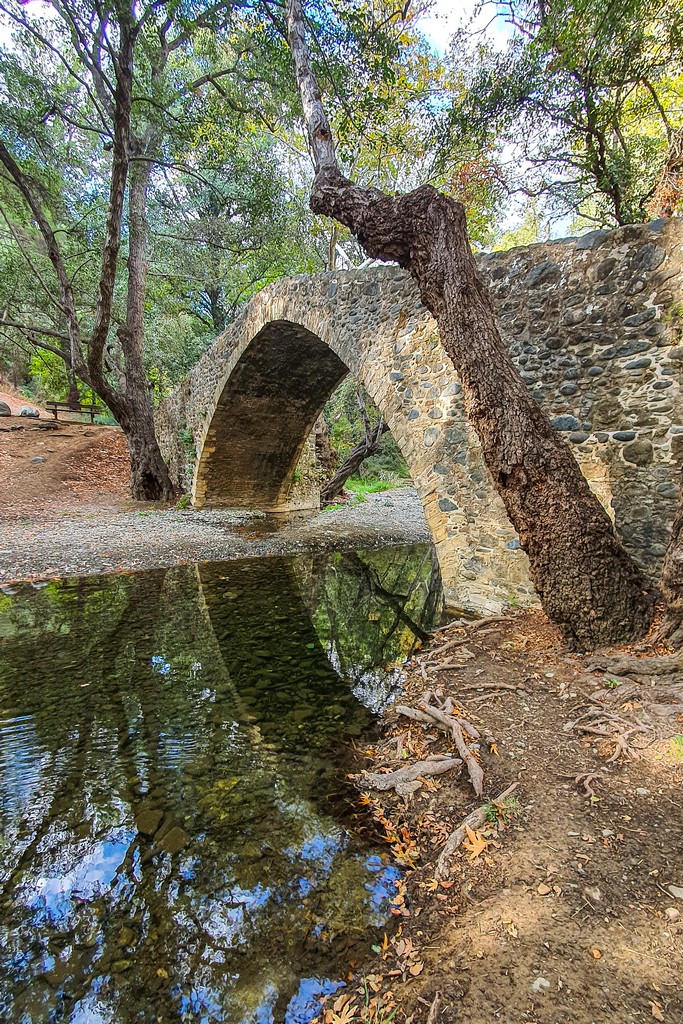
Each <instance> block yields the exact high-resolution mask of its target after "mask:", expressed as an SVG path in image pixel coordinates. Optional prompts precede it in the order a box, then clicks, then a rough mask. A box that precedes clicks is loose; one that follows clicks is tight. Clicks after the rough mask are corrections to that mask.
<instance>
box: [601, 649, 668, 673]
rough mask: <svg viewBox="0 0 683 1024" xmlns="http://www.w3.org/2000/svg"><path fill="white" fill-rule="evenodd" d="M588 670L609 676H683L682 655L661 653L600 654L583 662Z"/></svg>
mask: <svg viewBox="0 0 683 1024" xmlns="http://www.w3.org/2000/svg"><path fill="white" fill-rule="evenodd" d="M584 664H585V667H586V668H587V669H588V671H589V672H604V673H605V674H607V675H610V676H636V677H642V676H664V675H676V674H678V673H680V674H681V676H682V677H683V655H682V654H680V653H677V654H661V655H657V656H655V657H653V658H638V657H636V656H635V655H632V654H616V655H607V654H600V655H595V656H593V657H592V658H589V659H588V661H586V662H584Z"/></svg>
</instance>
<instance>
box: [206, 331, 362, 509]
mask: <svg viewBox="0 0 683 1024" xmlns="http://www.w3.org/2000/svg"><path fill="white" fill-rule="evenodd" d="M350 372H351V370H350V367H348V366H346V364H345V363H344V362H342V360H341V359H340V358H339V356H338V355H337V354H336V353H335V352H334V351H332V349H331V348H330V347H329V346H328V345H326V344H325V343H324V342H323V341H322V339H321V338H319V337H318V336H317V335H316V334H314V333H313V332H312V331H310V330H308V329H307V328H305V327H303V326H302V325H301V324H295V323H292V322H290V321H286V320H280V321H275V322H272V323H269V324H266V326H265V327H263V328H262V329H261V330H260V331H259V332H258V334H257V335H256V336H255V337H254V338H253V339H252V340H251V341H250V342H249V344H248V346H247V348H246V349H245V351H244V352H243V354H242V355H241V357H240V359H239V361H238V362H237V364H236V366H235V368H234V370H233V372H232V373H231V374H230V376H229V378H228V380H227V381H226V383H225V386H224V387H223V390H222V392H221V394H220V396H219V398H218V400H217V402H216V406H215V411H214V413H213V416H212V419H211V422H210V425H209V428H208V431H207V435H206V439H205V442H204V445H203V448H202V453H201V456H200V458H199V460H198V462H197V469H196V473H195V481H194V487H193V504H194V505H195V507H209V508H216V507H228V508H257V509H259V510H261V511H265V512H283V511H293V510H296V509H301V508H312V507H313V508H314V507H316V506H317V505H319V501H317V500H316V493H315V488H313V489H310V488H309V489H305V488H297V487H296V486H295V485H296V484H297V483H299V482H300V481H299V480H298V479H296V477H297V466H299V464H300V460H301V455H302V451H303V449H304V446H305V444H306V441H307V440H308V438H309V437H310V434H311V431H312V430H313V426H314V424H315V421H316V420H317V418H318V416H319V415H320V414H321V412H322V410H323V407H324V405H325V403H326V402H327V400H328V399H329V397H330V396H331V395H332V393H333V392H334V390H335V388H337V386H338V385H339V384H340V383H341V381H342V380H343V379H344V378H345V377H346V376H347V374H348V373H350Z"/></svg>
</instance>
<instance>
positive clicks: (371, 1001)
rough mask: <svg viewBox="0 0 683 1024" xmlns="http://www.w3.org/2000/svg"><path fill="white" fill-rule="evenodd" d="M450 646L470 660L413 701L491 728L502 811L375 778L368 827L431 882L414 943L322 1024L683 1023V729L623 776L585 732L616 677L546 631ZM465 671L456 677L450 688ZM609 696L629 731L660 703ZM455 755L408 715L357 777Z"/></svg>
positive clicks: (418, 906)
mask: <svg viewBox="0 0 683 1024" xmlns="http://www.w3.org/2000/svg"><path fill="white" fill-rule="evenodd" d="M452 639H456V640H464V643H461V644H460V645H459V646H455V647H451V649H450V650H449V651H444V652H442V653H441V654H435V655H430V654H429V653H426V654H422V656H421V661H422V664H418V663H417V662H414V663H412V665H411V666H410V667H409V670H408V683H407V687H406V690H405V692H404V693H403V695H402V697H401V701H402V703H403V704H404V705H408V706H412V707H413V708H416V707H417V708H419V707H420V702H421V700H422V699H423V696H422V695H423V692H424V691H425V690H432V691H436V694H437V695H438V696H437V697H436V699H437V700H439V701H441V702H443V701H445V700H446V698H447V697H448V696H451V697H452V699H453V701H454V702H455V703H456V706H457V708H458V709H459V710H460V713H461V714H462V715H464V717H465V718H466V719H469V721H470V722H473V723H475V724H476V725H478V727H479V729H480V731H481V733H482V740H481V749H480V750H479V752H478V754H477V756H478V758H479V761H480V763H481V766H482V767H483V769H484V773H485V780H484V796H483V798H481V799H477V798H475V797H474V794H473V790H472V786H471V784H470V782H469V780H468V777H467V773H466V772H462V773H461V774H460V775H458V774H457V770H456V771H451V772H449V773H447V774H444V775H440V776H438V777H437V778H432V779H429V780H427V781H426V782H425V783H424V784H423V786H422V788H421V790H419V791H418V792H417V793H416V794H415V795H414V796H413V797H412V800H410V801H409V802H407V803H406V802H405V800H404V799H402V798H401V797H399V796H397V795H396V794H395V793H394V792H393V790H391V791H390V792H388V793H384V792H379V791H377V790H374V789H371V788H370V787H369V786H367V785H366V783H367V779H366V777H365V776H364V775H362V774H361V775H360V776H359V778H358V784H359V786H360V788H361V790H362V793H363V795H362V796H361V798H360V803H361V807H360V808H359V812H358V814H359V822H360V821H362V820H364V816H365V815H367V814H368V813H369V815H370V817H371V818H372V819H373V820H374V823H375V827H376V828H377V830H378V831H379V834H380V835H384V836H385V839H386V841H387V843H388V844H389V845H390V846H391V849H392V854H393V855H394V856H398V857H399V858H400V859H402V860H403V861H404V863H408V864H411V863H412V864H414V865H415V867H414V869H413V870H409V871H408V872H407V876H406V881H405V884H404V885H403V887H402V888H401V890H400V891H399V893H398V896H397V900H396V901H395V907H394V914H395V917H396V919H397V921H398V928H397V930H395V931H393V933H392V931H391V930H389V935H388V937H387V938H385V940H384V942H383V943H380V944H379V946H378V947H377V949H378V954H377V956H376V957H375V959H374V960H373V961H372V962H371V963H369V964H365V965H358V969H357V972H356V974H355V975H354V977H353V978H352V979H351V980H350V981H349V985H348V987H347V989H346V990H345V992H343V993H341V994H338V995H336V996H335V997H332V999H331V1000H330V1002H329V1004H328V1007H327V1010H326V1012H325V1014H324V1016H323V1018H321V1019H322V1020H324V1021H325V1022H326V1024H339V1021H342V1022H344V1024H346V1022H347V1021H360V1020H366V1021H372V1022H374V1024H381V1022H386V1021H388V1020H389V1019H391V1020H393V1021H395V1022H396V1024H403V1022H408V1021H413V1022H415V1024H418V1022H427V1021H429V1024H436V1022H443V1024H449V1022H452V1021H457V1022H458V1024H484V1022H489V1021H491V1022H505V1024H569V1022H572V1024H602V1022H610V1024H636V1022H645V1021H652V1020H658V1021H667V1022H671V1024H673V1022H677V1024H678V1022H680V1021H683V986H681V977H682V975H683V944H682V938H683V918H682V916H681V915H682V913H683V807H682V802H681V782H682V780H683V737H681V736H680V733H681V732H683V726H682V725H681V719H680V718H678V719H676V717H675V716H668V717H665V718H663V719H662V720H661V721H662V723H663V725H662V728H660V729H659V730H658V733H657V735H658V737H659V738H655V734H647V735H642V736H639V738H638V739H637V742H638V743H639V745H641V746H642V747H643V749H641V750H640V751H639V752H638V756H637V758H635V759H631V758H626V757H620V758H619V759H618V760H616V761H614V762H612V763H608V759H609V757H610V756H611V755H612V754H613V752H614V750H615V743H614V742H613V741H612V740H610V739H606V738H603V737H601V736H599V735H597V734H595V733H581V732H580V731H578V730H577V729H575V728H574V729H572V727H571V723H572V722H573V721H576V719H577V717H579V716H580V715H581V714H582V713H583V712H584V711H585V709H586V707H587V706H589V705H590V704H591V702H592V701H593V700H594V697H589V695H590V694H592V693H593V692H594V691H596V690H598V689H599V688H600V687H601V686H603V684H604V683H605V673H604V672H603V673H590V672H588V671H587V668H586V664H585V659H581V658H579V657H576V656H571V655H570V654H569V653H568V652H567V650H566V649H565V647H564V645H563V643H562V640H561V638H560V636H559V635H558V633H557V632H556V630H555V629H554V628H553V627H552V626H551V625H550V624H549V623H548V621H547V620H546V619H545V618H544V616H543V615H542V614H541V613H540V612H523V613H516V614H511V615H509V616H508V617H507V618H506V619H505V620H504V621H502V622H501V621H499V622H494V623H492V624H491V625H490V626H488V627H487V628H483V629H480V630H479V629H475V630H472V629H470V627H465V628H463V629H455V630H453V629H451V630H448V631H447V632H445V633H443V634H442V635H441V636H440V637H439V638H437V639H436V640H435V644H436V643H438V642H439V641H448V640H452ZM430 662H431V663H430ZM447 662H450V663H451V664H454V663H455V664H457V666H458V667H457V668H456V669H448V668H444V669H442V670H441V669H440V668H439V665H440V664H445V663H447ZM676 682H677V685H678V686H679V687H680V683H681V680H680V677H679V678H678V679H677V681H676ZM606 685H607V687H608V689H607V690H606V691H604V690H603V693H609V694H612V695H613V696H616V697H617V704H616V706H617V707H619V708H620V713H623V714H624V715H625V716H626V717H629V715H630V716H631V717H632V718H634V719H637V718H638V716H639V715H641V716H642V715H643V709H645V708H647V707H648V701H649V693H648V687H647V686H646V687H644V688H643V689H642V693H640V694H638V697H639V699H635V700H634V698H633V696H632V695H631V698H630V702H628V703H627V702H624V701H622V702H621V703H620V702H619V700H618V693H619V690H618V686H622V685H623V686H624V687H626V686H627V685H628V683H627V681H623V682H622V681H618V680H615V679H612V680H611V681H610V680H608V681H607V684H606ZM672 685H673V684H672ZM624 692H625V691H624ZM658 699H660V700H661V695H660V697H659V698H658ZM675 699H676V698H673V697H672V700H675ZM678 699H680V698H678ZM652 717H653V718H655V716H652ZM583 721H586V719H583ZM579 724H580V723H579ZM676 733H678V734H679V737H678V739H677V738H675V734H676ZM484 736H486V738H487V740H488V742H484ZM446 751H448V752H452V751H453V746H452V741H451V739H450V737H449V736H444V735H443V734H441V733H438V732H436V730H435V729H434V728H433V727H432V726H428V725H424V726H423V725H421V724H416V723H415V722H413V721H411V720H409V719H407V718H405V717H402V716H401V715H400V714H398V713H397V712H396V710H395V708H394V709H393V710H391V711H389V712H388V714H387V716H386V719H385V721H384V722H383V724H382V727H381V730H380V737H379V739H378V740H377V742H376V743H375V744H374V745H373V746H372V747H370V748H368V749H367V750H365V751H362V752H361V751H359V752H358V767H359V769H363V770H365V771H368V770H369V771H373V772H377V771H378V770H380V771H387V772H388V771H393V770H395V769H396V768H400V767H402V766H404V765H406V764H411V763H413V762H414V761H415V760H416V759H421V758H424V757H426V756H429V755H430V753H431V754H433V753H437V752H446ZM399 754H400V756H398V757H397V755H399ZM586 772H588V773H591V774H593V773H596V774H594V777H593V779H592V780H589V781H588V783H587V788H586V787H584V785H583V784H582V783H581V782H579V783H578V784H576V783H575V781H574V780H575V778H576V777H577V776H579V775H581V774H583V773H586ZM515 782H517V783H518V788H517V790H516V792H515V793H514V799H513V798H511V801H512V806H511V807H510V808H509V809H508V811H506V812H505V813H504V814H503V815H502V816H501V815H500V814H498V813H497V809H496V807H495V806H492V805H489V813H490V816H491V818H492V820H493V821H494V822H495V821H497V822H498V827H496V825H494V824H491V825H486V826H484V827H482V828H481V829H480V830H474V831H473V832H472V833H471V834H470V835H469V836H468V838H467V839H466V840H465V843H464V844H463V846H461V847H460V849H459V850H458V851H457V852H456V853H455V854H454V856H453V857H452V859H451V860H450V862H449V867H448V874H447V877H446V878H445V880H443V881H440V880H438V879H437V878H436V877H435V861H436V858H437V855H438V853H439V851H440V850H441V849H442V848H443V845H444V842H445V840H446V838H447V836H448V835H449V834H450V832H451V831H452V830H453V829H454V828H455V827H457V826H458V825H459V824H460V823H461V822H462V820H463V818H464V817H465V816H466V815H468V814H469V813H470V811H471V810H472V809H473V808H477V807H479V806H481V805H482V802H483V800H490V799H491V798H494V797H495V796H496V795H498V794H499V793H501V792H502V791H504V790H505V789H507V787H508V786H510V785H511V784H512V783H515ZM591 793H592V795H591ZM672 887H673V888H672ZM430 1012H431V1016H430ZM392 1013H393V1014H394V1016H393V1017H392V1016H391V1014H392Z"/></svg>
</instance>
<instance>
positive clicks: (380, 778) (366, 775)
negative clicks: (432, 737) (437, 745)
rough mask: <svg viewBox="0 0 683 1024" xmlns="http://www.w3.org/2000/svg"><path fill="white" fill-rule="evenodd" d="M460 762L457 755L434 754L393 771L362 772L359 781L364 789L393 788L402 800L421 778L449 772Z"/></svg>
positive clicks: (411, 791)
mask: <svg viewBox="0 0 683 1024" xmlns="http://www.w3.org/2000/svg"><path fill="white" fill-rule="evenodd" d="M461 764H462V760H461V759H460V758H459V757H451V756H450V755H448V754H434V756H433V757H429V758H427V759H426V760H425V761H416V762H415V764H411V765H406V766H405V767H404V768H397V769H396V771H394V772H386V773H384V772H363V774H362V775H361V776H360V779H359V781H360V785H361V786H362V787H363V788H364V789H377V790H380V791H384V790H388V789H395V790H396V792H397V794H398V795H399V796H402V797H403V799H404V800H409V799H410V798H411V797H412V795H413V793H416V792H417V790H418V789H420V787H421V786H422V782H421V779H422V778H424V777H425V776H428V775H443V774H444V772H449V771H451V769H452V768H457V767H459V766H460V765H461Z"/></svg>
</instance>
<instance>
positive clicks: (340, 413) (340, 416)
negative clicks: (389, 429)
mask: <svg viewBox="0 0 683 1024" xmlns="http://www.w3.org/2000/svg"><path fill="white" fill-rule="evenodd" d="M357 388H358V384H357V382H356V381H355V379H354V378H353V377H351V376H350V375H349V376H348V377H345V378H344V380H343V381H342V383H341V384H340V385H339V387H338V388H337V390H336V391H335V392H334V394H333V395H332V397H331V398H330V400H329V401H328V403H327V404H326V406H325V408H324V410H323V416H324V418H325V422H326V423H327V426H328V429H329V432H330V443H331V445H332V448H333V449H334V451H335V452H336V453H337V456H338V461H339V462H342V461H343V459H344V458H345V457H346V456H347V455H348V453H349V451H350V450H351V449H352V448H353V447H354V445H356V444H358V442H359V441H361V440H362V439H363V437H364V433H365V427H364V424H363V420H362V417H361V414H360V410H359V408H358V401H357V399H356V390H357ZM361 395H362V398H363V403H364V405H365V407H366V409H367V411H368V415H369V416H370V422H371V424H372V425H373V426H374V425H375V424H376V423H377V421H378V420H379V417H380V413H379V410H378V409H377V407H376V406H375V404H374V402H373V401H372V399H371V398H370V396H369V395H368V394H367V392H366V391H365V389H364V388H362V387H361ZM362 474H363V480H364V481H371V480H377V481H396V480H409V479H410V471H409V469H408V464H407V463H406V461H405V459H404V458H403V456H402V455H401V452H400V450H399V447H398V445H397V444H396V442H395V441H394V439H393V437H392V436H391V434H389V433H386V434H384V436H383V437H382V448H381V451H380V452H379V453H378V454H377V455H373V456H371V457H370V458H367V459H366V460H365V462H364V463H363V466H362Z"/></svg>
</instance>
